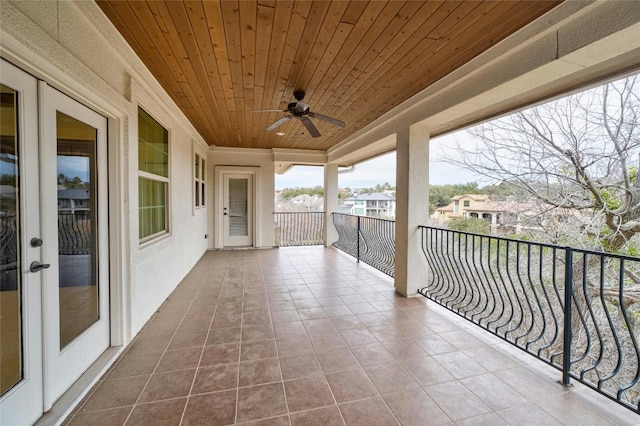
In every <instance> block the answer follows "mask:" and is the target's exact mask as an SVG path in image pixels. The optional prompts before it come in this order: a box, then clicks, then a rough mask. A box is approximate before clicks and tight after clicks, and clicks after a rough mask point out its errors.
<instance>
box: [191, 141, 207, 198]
mask: <svg viewBox="0 0 640 426" xmlns="http://www.w3.org/2000/svg"><path fill="white" fill-rule="evenodd" d="M205 157H206V155H204V154H203V153H202V152H201V151H200V150H197V149H194V150H193V157H192V160H193V162H192V163H191V165H192V168H193V182H194V185H193V186H192V191H193V208H194V209H195V210H200V209H203V208H206V207H207V197H206V193H207V170H206V169H207V161H206V158H205ZM196 162H198V166H197V167H196ZM196 171H199V172H200V173H199V175H198V174H197V173H196Z"/></svg>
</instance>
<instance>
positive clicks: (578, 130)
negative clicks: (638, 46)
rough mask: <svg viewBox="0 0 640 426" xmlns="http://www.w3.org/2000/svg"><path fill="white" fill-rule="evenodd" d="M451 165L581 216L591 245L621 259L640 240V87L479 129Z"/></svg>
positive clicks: (619, 84)
mask: <svg viewBox="0 0 640 426" xmlns="http://www.w3.org/2000/svg"><path fill="white" fill-rule="evenodd" d="M469 133H470V134H471V135H472V136H473V137H474V140H475V142H476V146H475V147H473V148H468V147H463V146H461V145H460V144H459V146H458V150H459V153H460V157H459V158H451V157H449V158H448V159H446V160H443V161H446V162H450V163H453V164H455V165H458V166H462V167H465V168H467V169H471V170H473V171H475V172H476V173H478V174H480V175H483V176H485V177H487V178H490V179H492V180H495V181H504V182H509V183H510V184H512V185H515V186H517V187H518V188H520V189H522V190H524V191H526V192H527V193H529V194H530V195H531V196H532V197H534V198H536V199H537V200H538V201H539V202H541V204H543V205H547V206H550V207H552V208H557V209H566V210H571V211H575V212H579V215H577V217H578V216H579V218H580V219H581V220H582V221H583V223H581V226H580V227H579V228H580V229H582V230H583V232H584V233H585V234H589V235H590V236H592V237H596V238H591V239H590V241H591V242H592V244H597V245H598V246H599V247H598V248H599V249H601V250H604V251H606V252H617V251H619V250H620V249H622V248H623V247H624V246H625V245H626V244H627V242H628V241H629V240H630V239H631V238H632V237H633V236H634V235H636V234H638V233H640V179H638V178H637V175H638V173H637V172H638V159H639V154H640V81H638V78H637V76H632V77H627V78H624V79H621V80H619V81H616V82H613V83H609V84H606V85H603V86H600V87H597V88H594V89H591V90H588V91H585V92H582V93H579V94H574V95H571V96H568V97H566V98H563V99H560V100H556V101H553V102H549V103H546V104H544V105H540V106H536V107H534V108H530V109H527V110H525V111H521V112H517V113H515V114H512V115H510V116H508V117H504V118H501V119H498V120H494V121H492V122H489V123H486V124H483V125H480V126H478V127H475V128H473V129H472V130H470V131H469Z"/></svg>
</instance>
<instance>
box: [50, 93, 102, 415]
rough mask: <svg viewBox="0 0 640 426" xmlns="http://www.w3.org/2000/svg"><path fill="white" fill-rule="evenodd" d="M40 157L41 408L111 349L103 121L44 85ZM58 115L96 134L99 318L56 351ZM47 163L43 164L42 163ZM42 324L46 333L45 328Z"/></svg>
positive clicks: (100, 116) (60, 393)
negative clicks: (47, 266) (46, 265)
mask: <svg viewBox="0 0 640 426" xmlns="http://www.w3.org/2000/svg"><path fill="white" fill-rule="evenodd" d="M39 95H40V99H39V107H40V120H41V126H40V130H41V131H40V134H41V137H40V156H41V160H40V161H41V176H40V180H41V187H40V188H41V189H40V190H41V199H42V200H43V206H42V208H41V211H42V214H43V219H42V225H43V229H42V233H43V240H44V245H43V248H45V253H44V256H45V259H44V261H46V262H47V263H50V264H51V268H50V269H48V270H47V271H44V274H43V276H44V277H45V279H46V282H45V286H44V288H43V322H44V324H43V354H44V366H43V370H44V408H45V411H46V410H48V409H49V408H51V406H52V405H53V403H54V402H55V401H56V400H57V399H58V398H59V397H60V396H61V395H62V394H63V393H64V392H66V390H67V389H69V388H70V387H71V385H72V384H73V383H74V382H75V381H76V380H77V379H78V378H79V377H80V375H82V374H83V373H84V371H86V370H87V369H88V368H89V367H90V366H91V365H92V364H93V363H94V362H95V361H96V360H97V359H98V358H99V357H100V355H101V354H102V353H103V352H104V351H106V350H107V348H108V347H109V346H110V345H111V339H110V337H111V331H110V328H111V319H110V311H109V305H110V301H109V299H110V290H109V287H110V285H109V281H110V278H109V240H108V239H109V229H108V220H107V218H108V212H109V210H108V179H107V177H108V174H107V173H105V172H102V173H101V171H107V119H106V117H104V116H102V115H100V114H98V113H96V112H95V111H93V110H91V109H89V108H87V107H86V106H84V105H83V104H81V103H80V102H78V101H76V100H75V99H73V98H71V97H69V96H67V95H65V94H63V93H62V92H59V91H58V90H56V89H53V88H51V87H50V86H48V85H47V84H46V83H45V82H40V87H39ZM57 111H60V112H62V113H64V114H66V115H68V116H70V117H73V118H75V119H78V120H79V121H81V122H84V123H86V124H88V125H89V126H91V127H93V128H95V129H96V130H97V139H96V164H95V167H96V173H95V177H96V178H97V179H98V181H97V182H96V184H97V185H96V194H95V196H96V197H97V211H96V215H97V221H96V222H97V223H96V225H97V229H96V230H95V232H96V233H97V237H98V246H97V247H95V249H96V250H97V251H98V253H97V254H98V257H97V265H95V266H97V269H98V270H97V273H98V276H97V279H98V290H99V299H98V300H99V306H98V307H99V313H100V317H99V319H98V320H97V321H96V322H95V323H93V324H92V325H91V326H89V328H87V329H86V330H85V331H83V332H82V334H80V335H79V336H78V337H77V338H75V339H74V340H73V341H72V342H70V343H69V344H68V345H66V346H65V347H64V348H60V323H59V319H58V315H59V314H60V312H59V306H60V305H59V290H58V278H57V277H58V271H59V266H60V265H59V264H58V216H57V214H58V212H57V205H58V197H57V187H56V185H55V183H53V182H55V181H56V177H57V167H56V164H55V163H53V162H54V161H55V159H56V158H57V135H56V112H57ZM45 161H46V162H47V163H46V164H45V163H44V162H45ZM45 325H46V328H45Z"/></svg>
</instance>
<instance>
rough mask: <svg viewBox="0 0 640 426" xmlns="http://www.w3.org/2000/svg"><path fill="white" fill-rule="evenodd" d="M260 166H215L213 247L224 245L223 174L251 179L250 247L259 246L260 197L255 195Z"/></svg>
mask: <svg viewBox="0 0 640 426" xmlns="http://www.w3.org/2000/svg"><path fill="white" fill-rule="evenodd" d="M259 172H260V168H259V167H240V166H238V167H235V166H216V167H215V179H216V182H215V191H216V196H215V203H216V205H215V209H214V211H215V219H214V225H215V227H214V229H215V248H217V249H222V248H225V246H224V189H225V188H224V184H225V175H236V176H246V177H249V178H251V179H252V181H253V185H252V186H253V188H252V191H251V193H250V194H249V196H250V197H252V201H253V203H252V204H253V209H252V210H253V211H252V219H251V220H252V228H253V236H252V244H251V246H252V247H258V246H259V235H260V222H261V218H260V217H259V215H260V213H259V212H260V211H261V209H260V197H258V196H257V194H258V192H259V191H260V173H259Z"/></svg>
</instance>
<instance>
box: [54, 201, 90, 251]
mask: <svg viewBox="0 0 640 426" xmlns="http://www.w3.org/2000/svg"><path fill="white" fill-rule="evenodd" d="M58 253H59V254H63V255H70V254H74V255H75V254H90V253H91V219H90V216H89V212H88V211H76V212H75V213H70V212H58Z"/></svg>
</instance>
